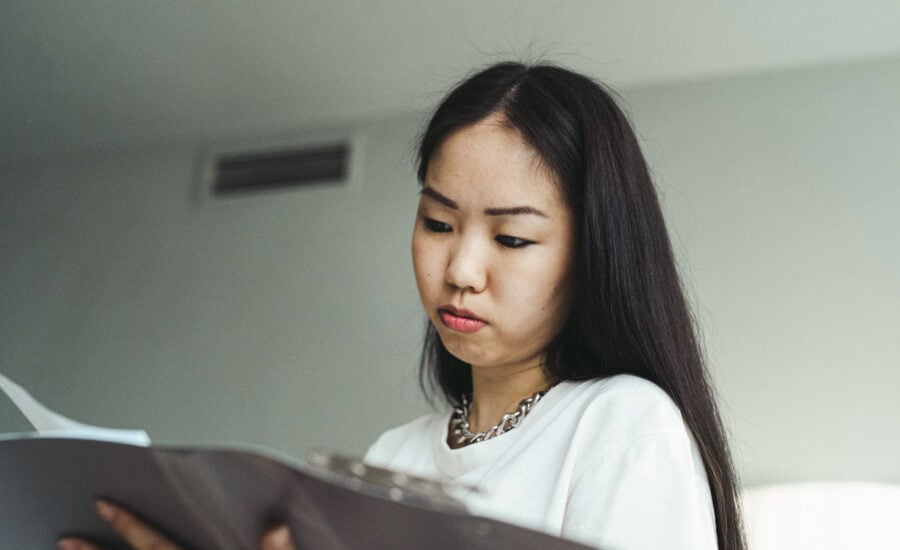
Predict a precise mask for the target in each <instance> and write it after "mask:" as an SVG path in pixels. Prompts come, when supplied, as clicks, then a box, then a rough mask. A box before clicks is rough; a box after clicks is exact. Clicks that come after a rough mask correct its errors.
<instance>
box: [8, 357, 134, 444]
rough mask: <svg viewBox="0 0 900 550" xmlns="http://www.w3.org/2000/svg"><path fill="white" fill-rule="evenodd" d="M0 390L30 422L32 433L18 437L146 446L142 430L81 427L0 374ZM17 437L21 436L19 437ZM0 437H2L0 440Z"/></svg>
mask: <svg viewBox="0 0 900 550" xmlns="http://www.w3.org/2000/svg"><path fill="white" fill-rule="evenodd" d="M0 390H3V393H5V394H6V395H7V396H9V398H10V399H11V400H12V402H13V403H15V405H16V407H18V408H19V410H20V411H22V414H23V415H25V418H27V419H28V421H29V422H31V425H32V426H34V429H35V430H36V432H35V433H34V434H22V436H25V437H28V436H29V435H30V436H32V437H33V436H39V437H70V438H75V439H96V440H100V441H112V442H114V443H125V444H128V445H137V446H140V447H146V446H148V445H150V437H149V436H148V435H147V432H145V431H144V430H118V429H112V428H100V427H97V426H91V425H89V424H82V423H81V422H76V421H74V420H72V419H69V418H66V417H65V416H63V415H61V414H58V413H55V412H53V411H51V410H50V409H48V408H47V407H45V406H43V405H41V404H40V403H39V402H38V401H37V400H36V399H35V398H34V397H32V396H31V395H30V394H29V393H28V392H27V391H25V389H24V388H23V387H22V386H19V385H18V384H16V383H15V382H13V381H12V380H10V379H9V378H7V377H5V376H3V375H2V374H0ZM20 437H21V436H20ZM0 438H2V437H0Z"/></svg>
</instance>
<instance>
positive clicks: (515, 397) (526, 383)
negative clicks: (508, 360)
mask: <svg viewBox="0 0 900 550" xmlns="http://www.w3.org/2000/svg"><path fill="white" fill-rule="evenodd" d="M551 383H552V381H551V380H549V379H548V378H547V374H546V373H545V372H544V369H543V367H542V366H541V365H540V364H537V365H534V366H532V367H526V368H522V369H520V370H516V371H514V372H509V370H507V369H506V368H504V367H476V366H474V365H473V366H472V406H471V408H470V409H469V418H468V420H469V426H470V428H469V429H470V430H472V431H473V432H476V433H477V432H483V431H486V430H488V429H489V428H491V427H492V426H494V425H495V424H497V422H499V421H500V419H501V418H502V417H503V415H504V414H506V413H509V412H512V411H514V410H516V408H517V407H518V406H519V403H520V402H521V401H522V400H523V399H525V398H527V397H531V396H532V395H534V394H535V393H537V392H539V391H541V390H544V389H547V387H549V386H550V385H551Z"/></svg>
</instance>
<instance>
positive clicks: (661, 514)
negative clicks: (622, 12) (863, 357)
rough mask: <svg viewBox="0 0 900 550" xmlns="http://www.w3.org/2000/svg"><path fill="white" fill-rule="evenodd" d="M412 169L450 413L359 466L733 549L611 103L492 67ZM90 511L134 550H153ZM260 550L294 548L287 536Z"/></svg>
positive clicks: (422, 287) (558, 520)
mask: <svg viewBox="0 0 900 550" xmlns="http://www.w3.org/2000/svg"><path fill="white" fill-rule="evenodd" d="M418 176H419V180H420V182H421V184H422V188H421V199H420V202H419V208H418V213H417V215H416V222H415V229H414V231H413V238H412V252H413V264H414V268H415V276H416V284H417V286H418V290H419V295H420V297H421V300H422V305H423V306H424V308H425V312H426V313H427V315H428V319H429V321H428V328H427V333H426V341H425V348H424V352H423V360H422V381H423V386H426V389H428V388H429V387H430V389H432V390H434V391H435V392H436V393H437V394H438V395H439V396H440V397H441V398H443V399H444V400H445V401H446V402H447V403H448V404H450V405H452V406H453V408H454V410H453V412H448V413H443V414H435V415H430V416H426V417H423V418H419V419H417V420H415V421H413V422H411V423H409V424H406V425H404V426H401V427H399V428H396V429H394V430H390V431H388V432H387V433H385V434H384V435H382V436H381V437H380V438H379V439H378V440H377V442H376V443H375V444H374V445H373V446H372V447H371V449H370V450H369V452H368V454H367V456H366V460H367V461H368V462H369V463H371V464H373V465H379V466H386V467H389V468H394V469H398V470H402V471H406V472H408V473H411V474H416V475H421V476H425V477H431V478H437V479H444V480H455V481H458V482H460V483H461V484H462V485H463V486H471V487H473V488H475V489H477V490H475V489H473V490H472V491H471V492H469V493H467V494H465V495H463V496H464V498H465V500H466V502H467V504H468V505H469V508H470V509H471V511H473V512H474V513H476V514H482V515H486V516H491V517H496V518H499V519H502V520H506V521H509V522H512V523H516V524H520V525H524V526H527V527H531V528H535V529H540V530H543V531H547V532H549V533H552V534H555V535H559V536H562V537H566V538H571V539H575V540H578V541H581V542H585V543H588V544H591V545H595V546H598V547H600V548H609V549H623V550H628V549H638V548H641V549H643V548H666V549H691V550H697V549H706V548H716V547H718V548H721V549H726V550H743V549H744V548H745V544H744V542H743V535H742V531H741V525H740V519H739V514H738V504H737V491H736V482H735V476H734V472H733V469H732V465H731V460H730V457H729V452H728V446H727V443H726V440H725V437H724V434H723V429H722V424H721V421H720V419H719V415H718V412H717V410H716V405H715V402H714V399H713V396H712V391H711V388H710V385H709V383H708V381H707V376H706V373H705V371H704V366H703V361H702V356H701V352H700V349H699V346H698V343H697V339H696V336H695V333H694V328H693V324H692V320H691V316H690V312H689V310H688V307H687V305H686V303H685V299H684V295H683V292H682V289H681V286H680V283H679V278H678V274H677V272H676V269H675V263H674V259H673V256H672V251H671V246H670V243H669V239H668V235H667V232H666V229H665V225H664V222H663V218H662V214H661V212H660V208H659V204H658V202H657V198H656V193H655V191H654V188H653V184H652V182H651V180H650V176H649V173H648V170H647V166H646V163H645V161H644V158H643V156H642V154H641V151H640V149H639V147H638V143H637V140H636V139H635V136H634V133H633V131H632V129H631V127H630V125H629V123H628V121H627V120H626V118H625V116H624V115H623V113H622V112H621V110H620V109H619V108H618V107H617V106H616V104H615V102H614V101H613V99H612V98H611V97H610V95H609V93H607V92H606V91H604V90H603V88H601V87H600V86H598V85H597V84H596V83H594V82H593V81H591V80H590V79H588V78H586V77H584V76H581V75H578V74H576V73H573V72H570V71H567V70H565V69H562V68H558V67H553V66H533V67H529V66H525V65H522V64H518V63H502V64H499V65H494V66H492V67H490V68H488V69H486V70H484V71H482V72H479V73H478V74H475V75H474V76H472V77H470V78H469V79H467V80H466V81H464V82H463V83H461V84H460V85H459V86H457V87H456V88H455V89H454V90H453V91H452V92H451V93H450V94H449V95H448V96H447V98H446V99H445V100H444V101H443V103H442V104H441V105H440V106H439V108H438V109H437V111H436V112H435V114H434V116H433V118H432V119H431V122H430V123H429V125H428V127H427V129H426V131H425V133H424V135H423V137H422V140H421V144H420V148H419V167H418ZM101 512H107V513H111V514H112V518H113V519H112V520H111V521H112V523H113V526H114V527H115V528H116V529H117V530H118V531H119V532H120V533H122V534H123V536H124V537H125V538H126V540H129V541H130V542H132V544H133V545H134V546H135V547H136V548H144V547H150V546H148V542H147V541H150V542H153V541H154V537H155V540H156V542H158V541H159V540H160V539H159V537H160V536H159V535H158V534H156V533H155V532H153V531H152V530H150V529H149V528H147V527H146V526H145V525H143V524H141V523H140V522H139V521H138V520H136V519H135V518H133V517H132V516H131V515H130V514H128V513H127V512H126V511H124V510H122V509H120V508H111V507H105V508H101ZM68 542H71V543H73V544H74V543H75V542H80V541H71V540H70V541H68ZM84 547H85V548H89V546H84ZM163 547H166V546H159V548H163ZM262 547H264V548H291V543H290V540H289V534H288V532H287V530H286V529H284V528H282V529H281V530H279V531H273V532H271V533H269V534H268V535H267V536H266V537H264V539H263V543H262ZM70 548H77V546H71V547H70Z"/></svg>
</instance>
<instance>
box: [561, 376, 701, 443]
mask: <svg viewBox="0 0 900 550" xmlns="http://www.w3.org/2000/svg"><path fill="white" fill-rule="evenodd" d="M569 384H573V387H572V388H570V392H571V399H569V401H570V404H569V407H571V408H572V409H574V410H573V411H572V412H573V413H575V414H577V415H578V416H579V419H578V423H579V425H580V427H581V428H583V429H586V431H588V432H589V433H597V434H603V436H604V437H603V440H604V443H605V445H604V446H607V445H622V444H626V443H628V442H630V441H634V440H636V439H639V438H643V437H650V436H675V437H688V429H687V426H686V425H685V423H684V419H683V417H682V413H681V410H680V409H679V408H678V405H676V404H675V402H674V401H673V400H672V398H671V397H670V396H669V395H668V394H667V393H666V392H665V390H663V389H662V388H660V387H659V386H658V385H656V384H655V383H653V382H651V381H650V380H647V379H645V378H641V377H639V376H635V375H631V374H618V375H615V376H610V377H607V378H602V379H596V380H588V381H584V382H575V383H571V382H570V383H569Z"/></svg>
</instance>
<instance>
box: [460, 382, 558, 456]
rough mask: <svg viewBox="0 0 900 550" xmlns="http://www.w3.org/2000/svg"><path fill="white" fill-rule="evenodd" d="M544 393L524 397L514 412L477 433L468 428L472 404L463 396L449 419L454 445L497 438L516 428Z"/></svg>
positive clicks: (545, 391)
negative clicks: (454, 439)
mask: <svg viewBox="0 0 900 550" xmlns="http://www.w3.org/2000/svg"><path fill="white" fill-rule="evenodd" d="M545 393H547V390H541V391H539V392H537V393H535V394H534V395H532V396H531V397H526V398H525V399H523V400H522V401H520V402H519V406H518V407H517V408H516V410H515V411H513V412H510V413H506V414H504V415H503V418H501V419H500V422H498V423H497V424H495V425H494V426H492V427H490V428H488V429H487V430H486V431H483V432H478V433H473V432H472V431H471V429H470V427H469V410H470V409H471V407H472V404H471V402H470V401H469V396H468V395H463V396H462V404H461V405H460V406H459V407H454V409H453V416H451V417H450V433H451V434H452V435H453V436H454V437H456V444H457V445H460V446H463V447H464V446H466V445H471V444H472V443H478V442H479V441H486V440H488V439H491V438H494V437H497V436H498V435H500V434H502V433H505V432H508V431H509V430H512V429H513V428H515V427H517V426H518V425H519V423H520V422H522V419H523V418H525V416H527V415H528V413H529V412H531V409H532V408H533V407H534V406H535V405H536V404H537V402H538V401H540V400H541V398H542V397H544V394H545Z"/></svg>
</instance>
